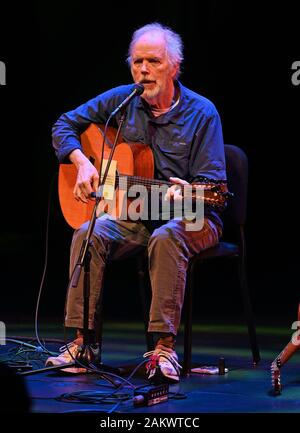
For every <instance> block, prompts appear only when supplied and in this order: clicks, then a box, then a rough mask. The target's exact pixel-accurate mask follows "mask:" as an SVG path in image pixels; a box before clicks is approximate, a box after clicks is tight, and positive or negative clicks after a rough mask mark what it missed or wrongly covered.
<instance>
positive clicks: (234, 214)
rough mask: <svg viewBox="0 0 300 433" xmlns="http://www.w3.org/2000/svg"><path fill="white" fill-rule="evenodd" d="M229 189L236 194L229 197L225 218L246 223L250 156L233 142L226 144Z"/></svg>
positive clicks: (236, 222) (239, 223)
mask: <svg viewBox="0 0 300 433" xmlns="http://www.w3.org/2000/svg"><path fill="white" fill-rule="evenodd" d="M225 158H226V171H227V183H228V189H229V191H230V192H232V193H233V194H234V196H233V197H231V198H229V199H228V205H227V208H226V210H225V212H224V220H225V221H226V220H229V222H232V223H234V224H238V225H244V223H245V221H246V213H247V190H248V158H247V156H246V154H245V152H244V151H243V150H242V149H240V148H239V147H237V146H234V145H232V144H225Z"/></svg>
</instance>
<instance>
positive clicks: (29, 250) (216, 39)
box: [0, 0, 300, 322]
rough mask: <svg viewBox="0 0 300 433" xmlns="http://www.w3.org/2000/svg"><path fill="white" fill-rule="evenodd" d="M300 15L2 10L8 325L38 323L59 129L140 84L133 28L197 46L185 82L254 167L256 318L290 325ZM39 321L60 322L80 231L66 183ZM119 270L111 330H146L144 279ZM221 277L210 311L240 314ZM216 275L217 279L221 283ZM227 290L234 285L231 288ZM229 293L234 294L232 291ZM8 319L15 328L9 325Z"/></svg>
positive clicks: (206, 302) (266, 9) (75, 7)
mask: <svg viewBox="0 0 300 433" xmlns="http://www.w3.org/2000/svg"><path fill="white" fill-rule="evenodd" d="M297 16H298V13H297V9H296V2H294V3H293V2H286V3H285V4H284V6H283V5H281V6H275V5H274V4H271V3H270V4H266V3H264V6H262V5H260V4H258V3H257V4H255V3H254V2H251V3H249V5H247V4H246V3H240V2H232V1H225V2H221V1H220V2H217V1H208V0H207V1H202V0H198V1H191V0H190V1H187V0H186V1H183V0H172V1H169V0H167V1H166V0H165V1H163V2H162V1H158V0H152V1H151V2H148V3H142V2H137V1H131V2H123V3H120V4H118V2H117V3H115V2H106V3H104V2H98V1H97V2H87V1H79V0H72V1H69V0H67V1H60V2H59V1H57V0H52V1H51V2H50V1H43V2H38V3H36V4H35V5H34V4H32V5H28V4H26V5H24V4H23V5H21V6H15V5H14V4H11V5H10V6H9V5H6V6H2V5H1V18H0V22H1V34H0V37H1V39H0V42H1V44H0V60H1V61H3V62H5V64H6V72H7V84H6V86H0V109H1V178H2V179H1V180H2V181H1V191H2V197H1V201H2V211H1V214H2V218H3V222H2V224H1V241H0V246H1V248H0V254H1V301H0V303H1V317H0V318H2V317H3V318H4V319H6V320H8V319H11V318H12V319H13V320H14V321H20V322H21V321H22V320H24V319H25V318H33V315H34V308H35V303H36V297H37V293H38V287H39V283H40V280H41V277H42V271H43V263H44V255H45V231H46V220H47V206H48V197H49V191H50V185H51V183H52V180H53V177H54V175H55V173H56V172H57V171H58V164H57V161H56V158H55V155H54V151H53V149H52V147H51V126H52V124H53V122H54V121H55V120H56V119H57V117H58V116H59V115H60V114H61V113H63V112H65V111H67V110H70V109H72V108H75V107H76V106H78V105H79V104H81V103H83V102H85V101H86V100H88V99H90V98H92V97H94V96H96V95H97V94H98V93H100V92H102V91H105V90H107V89H109V88H111V87H113V86H116V85H119V84H125V83H130V82H131V76H130V72H129V70H128V67H127V65H126V63H125V58H126V55H127V48H128V45H129V42H130V37H131V34H132V32H133V30H134V29H136V28H137V27H139V26H141V25H144V24H146V23H149V22H153V21H160V22H162V23H164V24H167V25H169V26H171V27H173V28H174V30H175V31H177V32H179V33H180V34H181V35H182V37H183V40H184V44H185V52H184V53H185V61H184V65H183V74H182V76H181V81H182V83H183V84H184V85H186V86H187V87H189V88H191V89H193V90H194V91H196V92H198V93H200V94H202V95H204V96H206V97H207V98H209V99H210V100H212V101H213V102H214V103H215V105H216V106H217V108H218V111H219V113H220V115H221V118H222V122H223V132H224V141H225V142H226V143H231V144H236V145H238V146H240V147H241V148H243V149H244V150H245V151H246V153H247V155H248V157H249V165H250V178H249V206H248V221H247V227H246V233H247V242H248V272H249V282H250V284H251V289H252V295H253V300H254V304H255V311H256V313H257V315H258V316H260V317H262V318H266V319H267V318H268V317H269V316H275V317H277V318H278V320H280V317H281V316H285V315H286V314H287V315H290V317H291V320H292V319H293V320H295V314H296V307H297V302H298V300H299V272H298V268H299V263H300V262H299V252H298V237H299V236H298V233H299V221H298V219H299V218H298V211H297V206H298V201H299V198H298V190H299V176H298V171H299V151H298V148H299V133H300V126H299V118H300V116H299V114H300V113H299V112H300V109H299V95H300V85H299V86H294V85H293V84H292V82H291V76H292V70H291V65H292V63H293V62H294V61H296V60H300V53H299V43H298V40H299V30H298V28H297ZM53 191H54V192H53V194H52V198H51V207H50V227H49V255H48V271H47V274H46V279H45V285H44V292H43V296H42V301H41V317H42V318H46V317H58V318H62V314H63V304H64V296H65V291H66V285H67V278H68V257H69V244H70V240H71V236H72V230H71V229H70V228H69V227H68V226H67V224H66V223H65V221H64V219H63V217H62V215H61V212H60V208H59V203H58V197H57V192H56V191H57V185H56V178H54V190H53ZM115 266H116V268H114V270H113V269H110V268H109V269H108V277H109V278H108V280H107V281H109V282H108V283H107V286H111V289H110V290H111V292H112V294H110V293H109V291H106V294H107V296H106V298H107V300H106V301H105V302H107V310H106V314H107V316H108V317H113V316H124V317H127V318H128V319H134V320H139V319H140V315H139V314H140V313H138V312H137V306H138V305H139V304H138V302H139V301H138V300H137V293H136V291H135V290H136V289H135V288H134V286H135V278H136V275H135V272H134V268H133V267H132V266H130V264H128V263H119V264H116V265H115ZM215 274H216V272H215V270H214V269H211V274H210V275H209V276H206V277H204V280H205V282H208V283H211V284H213V290H208V291H206V289H204V284H203V288H202V287H199V293H198V294H197V297H196V301H197V303H198V306H199V307H198V309H197V310H198V312H199V313H201V314H208V315H211V316H213V315H214V314H215V313H217V314H219V313H221V312H223V313H225V314H226V313H227V312H230V314H231V315H232V316H234V315H235V314H236V313H237V311H239V309H240V307H237V305H238V304H239V299H238V296H236V292H235V291H234V290H233V289H232V288H231V284H232V281H231V280H230V279H229V280H228V281H227V280H224V278H223V277H221V276H220V278H218V275H217V276H216V275H215ZM212 275H214V278H212ZM222 278H223V279H222ZM226 281H227V282H226ZM2 320H3V319H2Z"/></svg>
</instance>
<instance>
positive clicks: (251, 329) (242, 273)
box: [238, 230, 261, 365]
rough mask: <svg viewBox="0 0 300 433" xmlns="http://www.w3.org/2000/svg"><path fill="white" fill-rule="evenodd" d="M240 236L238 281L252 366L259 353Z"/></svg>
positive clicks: (241, 233) (242, 243) (256, 362)
mask: <svg viewBox="0 0 300 433" xmlns="http://www.w3.org/2000/svg"><path fill="white" fill-rule="evenodd" d="M240 236H241V245H242V251H241V253H240V254H239V259H238V260H239V265H238V266H239V281H240V287H241V290H242V297H243V303H244V311H245V316H246V321H247V326H248V334H249V339H250V346H251V351H252V357H253V364H254V365H256V364H258V362H259V361H260V359H261V358H260V353H259V347H258V342H257V335H256V328H255V324H254V317H253V311H252V305H251V300H250V293H249V288H248V284H247V277H246V266H245V248H244V245H245V240H244V232H243V230H241V231H240Z"/></svg>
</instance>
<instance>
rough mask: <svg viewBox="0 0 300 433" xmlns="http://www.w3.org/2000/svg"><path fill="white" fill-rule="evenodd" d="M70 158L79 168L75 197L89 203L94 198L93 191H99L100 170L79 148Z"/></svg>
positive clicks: (74, 191)
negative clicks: (92, 196)
mask: <svg viewBox="0 0 300 433" xmlns="http://www.w3.org/2000/svg"><path fill="white" fill-rule="evenodd" d="M69 158H70V161H71V162H72V163H73V164H74V165H75V166H76V168H77V170H78V174H77V179H76V184H75V186H74V190H73V194H74V197H75V199H76V200H77V201H82V202H83V203H87V202H88V200H94V199H92V198H91V193H92V192H95V191H97V188H98V184H99V174H98V171H97V170H96V168H95V167H94V166H93V164H92V163H91V162H90V161H89V160H88V158H87V157H86V156H85V155H84V154H83V153H82V152H81V150H79V149H75V150H73V152H72V153H71V154H70V155H69Z"/></svg>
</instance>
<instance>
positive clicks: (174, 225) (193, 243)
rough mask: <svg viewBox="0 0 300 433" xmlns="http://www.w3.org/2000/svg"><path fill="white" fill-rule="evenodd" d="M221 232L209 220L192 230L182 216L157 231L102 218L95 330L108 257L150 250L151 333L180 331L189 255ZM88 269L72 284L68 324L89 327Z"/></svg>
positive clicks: (93, 270)
mask: <svg viewBox="0 0 300 433" xmlns="http://www.w3.org/2000/svg"><path fill="white" fill-rule="evenodd" d="M87 227H88V224H87V223H86V224H84V225H83V226H82V227H81V228H80V229H78V230H76V231H75V232H74V235H73V240H72V245H71V261H70V270H71V272H72V270H73V268H74V266H75V265H76V262H77V259H78V256H79V252H80V247H81V245H82V241H83V239H84V237H85V234H86V230H87ZM220 234H221V230H220V228H219V227H217V226H216V225H215V224H214V223H213V222H212V221H210V220H209V219H207V218H205V219H204V225H203V228H202V229H201V230H199V231H187V230H186V227H185V222H184V221H182V220H174V219H173V220H170V221H168V222H167V223H166V224H164V225H162V226H161V227H159V228H158V229H156V230H154V231H153V233H152V234H150V232H149V231H148V230H147V228H146V227H145V226H144V225H143V224H142V223H141V222H128V221H120V220H113V219H110V218H109V216H108V215H103V216H102V217H101V218H98V219H97V220H96V223H95V228H94V231H93V234H92V237H91V240H92V245H91V247H90V252H91V264H90V301H89V329H94V326H95V312H96V308H97V303H98V301H99V296H100V292H101V289H102V283H103V274H104V269H105V264H106V261H107V260H117V259H121V258H125V257H129V256H130V255H133V254H135V253H137V252H138V251H140V250H143V249H144V248H145V247H147V248H148V256H149V273H150V280H151V288H152V302H151V307H150V320H149V326H148V331H149V332H167V333H169V332H170V333H172V334H174V335H176V334H177V330H178V328H179V324H180V316H181V310H182V305H183V300H184V290H185V282H186V271H187V267H188V262H189V259H190V258H191V257H192V256H193V255H194V254H196V253H199V252H200V251H202V250H204V249H207V248H209V247H212V246H214V245H215V244H217V243H218V241H219V236H220ZM83 273H84V272H83V271H82V272H81V276H80V279H79V283H78V286H77V287H76V288H74V287H70V288H69V290H68V295H67V302H66V318H65V325H66V326H67V327H74V328H83Z"/></svg>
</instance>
